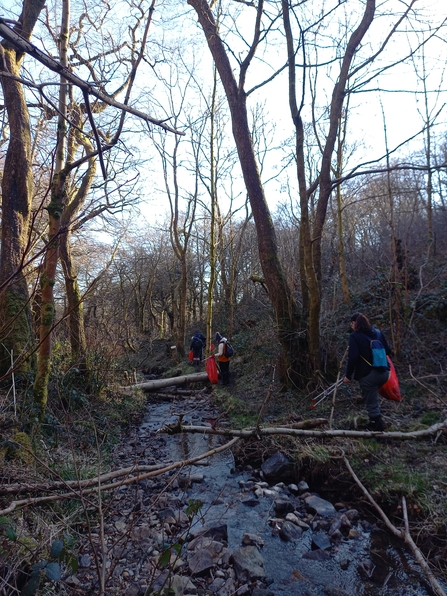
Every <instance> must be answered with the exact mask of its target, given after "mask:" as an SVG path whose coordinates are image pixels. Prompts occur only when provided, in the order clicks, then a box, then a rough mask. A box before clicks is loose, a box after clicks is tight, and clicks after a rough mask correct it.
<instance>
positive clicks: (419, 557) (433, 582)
mask: <svg viewBox="0 0 447 596" xmlns="http://www.w3.org/2000/svg"><path fill="white" fill-rule="evenodd" d="M343 461H344V463H345V466H346V467H347V469H348V471H349V473H350V474H351V476H352V478H353V479H354V482H355V483H356V484H357V486H358V487H359V488H360V489H361V491H362V492H363V494H364V495H365V497H366V498H367V499H368V501H369V502H370V503H371V505H372V506H373V507H374V509H375V510H376V511H377V513H378V514H379V516H380V517H381V518H382V520H383V521H384V523H385V525H386V527H387V528H388V529H389V530H390V532H391V533H392V534H394V536H397V538H401V539H402V540H403V541H404V542H405V544H406V545H407V546H408V547H409V549H410V550H411V552H412V553H413V555H414V557H415V559H416V561H417V562H418V563H419V565H420V567H421V569H422V571H423V573H424V575H425V577H426V578H427V580H428V581H429V583H430V586H431V587H432V589H433V591H434V593H435V594H436V595H437V596H447V594H446V593H445V591H444V589H443V588H442V586H441V585H440V583H439V582H438V580H437V579H436V578H435V576H434V575H433V573H432V571H431V569H430V567H429V565H428V563H427V561H426V559H425V557H424V555H423V554H422V553H421V551H420V549H419V548H418V547H417V546H416V544H415V542H414V540H413V538H412V537H411V534H410V526H409V523H408V514H407V504H406V501H405V497H402V511H403V516H404V523H405V529H404V530H398V529H397V528H396V526H395V525H393V524H392V523H391V521H390V520H389V519H388V517H387V516H386V514H385V512H384V511H383V510H382V509H381V508H380V507H379V505H378V504H377V503H376V502H375V500H374V499H373V497H372V496H371V495H370V493H369V492H368V490H367V489H366V488H365V487H364V486H363V484H362V483H361V482H360V480H359V478H358V476H357V475H356V473H355V472H354V470H353V469H352V468H351V465H350V463H349V461H348V459H347V458H346V456H345V455H344V454H343Z"/></svg>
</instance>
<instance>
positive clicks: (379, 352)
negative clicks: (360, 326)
mask: <svg viewBox="0 0 447 596" xmlns="http://www.w3.org/2000/svg"><path fill="white" fill-rule="evenodd" d="M362 335H363V336H364V337H366V338H367V340H368V341H369V347H370V348H371V352H372V362H368V360H366V358H363V356H361V357H362V358H363V360H364V361H365V362H366V363H367V364H369V365H370V366H372V367H373V368H388V360H387V357H386V351H385V348H384V347H383V345H382V342H381V341H380V340H378V339H371V338H370V337H368V336H367V335H365V334H364V333H362Z"/></svg>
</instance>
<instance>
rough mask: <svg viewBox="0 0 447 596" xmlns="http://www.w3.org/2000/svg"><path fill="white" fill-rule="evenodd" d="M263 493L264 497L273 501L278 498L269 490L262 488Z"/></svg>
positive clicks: (276, 494) (274, 492)
mask: <svg viewBox="0 0 447 596" xmlns="http://www.w3.org/2000/svg"><path fill="white" fill-rule="evenodd" d="M263 493H264V497H270V499H275V498H276V497H277V496H278V493H277V492H276V491H274V490H272V489H271V488H264V489H263Z"/></svg>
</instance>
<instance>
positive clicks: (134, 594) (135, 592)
mask: <svg viewBox="0 0 447 596" xmlns="http://www.w3.org/2000/svg"><path fill="white" fill-rule="evenodd" d="M139 594H140V586H138V585H137V584H132V585H131V586H129V587H128V588H127V590H126V591H125V592H124V596H139Z"/></svg>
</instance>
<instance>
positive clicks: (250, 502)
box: [241, 497, 259, 507]
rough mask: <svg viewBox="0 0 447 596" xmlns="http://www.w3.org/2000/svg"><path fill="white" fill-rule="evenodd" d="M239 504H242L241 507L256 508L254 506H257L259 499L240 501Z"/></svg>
mask: <svg viewBox="0 0 447 596" xmlns="http://www.w3.org/2000/svg"><path fill="white" fill-rule="evenodd" d="M241 503H242V505H245V506H246V507H256V505H259V499H256V498H255V497H252V498H250V499H243V500H242V501H241Z"/></svg>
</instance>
